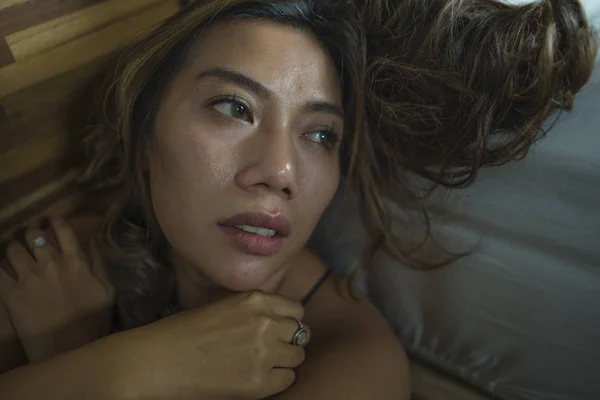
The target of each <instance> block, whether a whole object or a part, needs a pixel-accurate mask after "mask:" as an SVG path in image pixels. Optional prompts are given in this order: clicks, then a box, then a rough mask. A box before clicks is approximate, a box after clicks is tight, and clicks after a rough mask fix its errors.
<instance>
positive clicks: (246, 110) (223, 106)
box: [209, 96, 254, 124]
mask: <svg viewBox="0 0 600 400" xmlns="http://www.w3.org/2000/svg"><path fill="white" fill-rule="evenodd" d="M209 106H211V107H213V108H214V109H215V110H217V111H218V112H220V113H221V114H225V115H227V116H229V117H231V118H234V119H239V120H242V121H245V122H248V123H250V124H251V123H253V122H254V119H253V117H252V112H251V111H250V107H248V106H247V105H246V104H244V103H242V102H241V101H239V100H238V99H237V98H236V97H235V96H233V97H231V96H230V97H226V98H220V99H217V100H214V101H212V102H211V103H210V104H209Z"/></svg>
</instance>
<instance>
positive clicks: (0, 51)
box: [0, 37, 15, 68]
mask: <svg viewBox="0 0 600 400" xmlns="http://www.w3.org/2000/svg"><path fill="white" fill-rule="evenodd" d="M14 62H15V57H14V56H13V53H12V51H11V50H10V47H9V46H8V43H7V42H6V40H5V39H4V38H2V37H0V68H2V67H4V66H6V65H9V64H12V63H14Z"/></svg>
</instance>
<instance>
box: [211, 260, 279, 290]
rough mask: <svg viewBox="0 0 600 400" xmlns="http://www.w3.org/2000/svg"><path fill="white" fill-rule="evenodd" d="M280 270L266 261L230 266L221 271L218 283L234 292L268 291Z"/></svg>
mask: <svg viewBox="0 0 600 400" xmlns="http://www.w3.org/2000/svg"><path fill="white" fill-rule="evenodd" d="M280 269H281V268H274V266H273V265H272V263H269V262H264V261H262V262H261V261H259V262H253V263H250V264H248V263H244V264H241V263H240V264H237V265H236V264H229V267H228V268H223V269H220V271H219V274H218V278H217V282H216V283H217V284H219V285H220V286H222V287H224V288H225V289H228V290H231V291H234V292H249V291H252V290H259V289H260V290H266V289H267V288H266V286H267V285H268V284H269V283H270V282H271V280H272V279H273V278H274V277H275V275H277V273H278V272H279V270H280Z"/></svg>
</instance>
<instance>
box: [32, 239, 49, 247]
mask: <svg viewBox="0 0 600 400" xmlns="http://www.w3.org/2000/svg"><path fill="white" fill-rule="evenodd" d="M47 244H48V240H46V238H45V237H43V236H38V237H36V238H35V239H34V240H33V248H34V249H39V248H40V247H44V246H45V245H47Z"/></svg>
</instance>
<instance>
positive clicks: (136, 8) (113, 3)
mask: <svg viewBox="0 0 600 400" xmlns="http://www.w3.org/2000/svg"><path fill="white" fill-rule="evenodd" d="M162 1H163V0H136V1H123V0H109V1H106V2H103V3H100V4H98V5H95V6H92V7H87V8H84V9H83V10H80V11H77V12H75V13H72V14H68V15H66V16H64V17H60V18H56V19H53V20H51V21H48V22H45V23H42V24H39V25H36V26H34V27H31V28H28V29H25V30H23V31H19V32H16V33H14V34H12V35H9V36H7V37H6V42H7V43H8V45H9V46H10V49H11V51H12V54H13V56H14V58H15V59H16V60H24V59H26V58H28V57H31V56H35V55H38V54H39V53H42V52H44V51H47V50H49V49H52V48H54V47H58V46H59V45H61V44H64V43H67V42H69V41H71V40H73V39H76V38H78V37H81V36H83V35H85V34H87V33H89V32H93V31H95V30H97V29H99V28H102V27H104V26H107V25H110V24H111V23H114V22H115V21H118V20H120V19H123V18H124V17H126V16H129V15H131V14H133V13H134V12H140V11H141V10H143V9H144V8H147V7H150V6H152V5H156V4H158V3H160V2H162Z"/></svg>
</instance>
